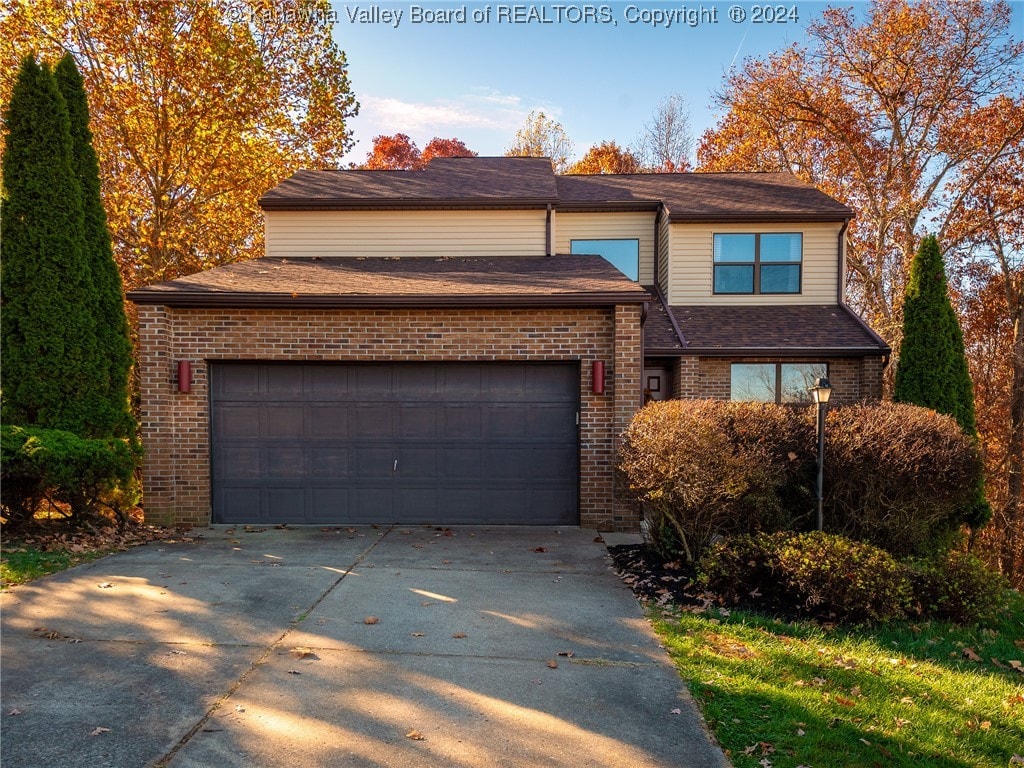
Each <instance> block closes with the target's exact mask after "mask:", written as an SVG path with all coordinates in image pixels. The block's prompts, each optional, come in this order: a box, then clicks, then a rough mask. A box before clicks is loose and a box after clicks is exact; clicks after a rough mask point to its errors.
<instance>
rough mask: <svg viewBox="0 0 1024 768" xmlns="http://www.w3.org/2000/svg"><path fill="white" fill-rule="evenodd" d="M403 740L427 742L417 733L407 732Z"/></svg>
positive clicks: (424, 737)
mask: <svg viewBox="0 0 1024 768" xmlns="http://www.w3.org/2000/svg"><path fill="white" fill-rule="evenodd" d="M405 738H407V739H412V740H413V741H426V740H427V737H426V736H424V735H423V734H422V733H420V732H419V731H409V732H408V733H407V734H405Z"/></svg>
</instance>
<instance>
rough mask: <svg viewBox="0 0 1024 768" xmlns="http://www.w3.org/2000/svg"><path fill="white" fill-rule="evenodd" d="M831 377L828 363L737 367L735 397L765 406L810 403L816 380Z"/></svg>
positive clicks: (733, 381) (733, 375) (734, 370)
mask: <svg viewBox="0 0 1024 768" xmlns="http://www.w3.org/2000/svg"><path fill="white" fill-rule="evenodd" d="M823 376H828V365H827V364H825V363H733V364H732V372H731V392H730V394H731V397H732V399H733V400H755V401H757V402H762V403H809V402H811V400H812V399H813V398H812V396H811V387H813V386H814V380H815V379H817V378H821V377H823Z"/></svg>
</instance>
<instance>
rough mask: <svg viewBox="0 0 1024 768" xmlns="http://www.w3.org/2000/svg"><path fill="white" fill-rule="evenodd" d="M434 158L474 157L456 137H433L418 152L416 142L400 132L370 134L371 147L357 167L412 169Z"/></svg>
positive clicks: (369, 168)
mask: <svg viewBox="0 0 1024 768" xmlns="http://www.w3.org/2000/svg"><path fill="white" fill-rule="evenodd" d="M434 157H476V152H474V151H473V150H471V149H470V148H469V147H467V146H466V145H465V143H464V142H462V141H461V140H459V139H454V138H453V139H439V138H437V137H436V136H435V137H434V138H433V139H431V140H430V141H429V142H427V146H425V147H424V148H423V151H422V152H421V151H420V148H419V147H417V146H416V142H415V141H413V140H412V139H410V138H409V136H408V135H406V134H404V133H396V134H394V135H391V136H385V135H381V136H374V137H373V148H372V149H371V150H370V151H369V153H367V155H366V162H364V163H363V164H362V165H361V166H358V167H359V168H362V169H364V170H370V171H416V170H419V169H420V168H423V167H424V166H425V165H426V164H427V163H429V162H430V160H431V158H434Z"/></svg>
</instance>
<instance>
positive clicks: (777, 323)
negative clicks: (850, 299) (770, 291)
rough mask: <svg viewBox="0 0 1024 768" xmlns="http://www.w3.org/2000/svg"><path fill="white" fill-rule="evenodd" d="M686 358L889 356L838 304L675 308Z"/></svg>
mask: <svg viewBox="0 0 1024 768" xmlns="http://www.w3.org/2000/svg"><path fill="white" fill-rule="evenodd" d="M670 311H671V312H672V314H673V316H674V317H675V318H676V321H677V322H678V324H679V329H680V331H681V332H682V335H683V340H684V342H685V348H684V351H683V353H684V354H704V355H729V354H734V355H735V354H745V355H752V354H758V353H762V352H763V353H765V354H773V355H782V354H815V353H817V354H826V353H827V354H832V355H887V354H888V353H889V352H890V349H889V346H888V345H887V344H886V343H885V342H884V341H883V340H882V339H881V338H880V337H879V336H878V335H877V334H876V333H875V332H874V331H872V330H871V329H870V328H868V326H867V325H866V324H865V323H864V322H863V321H862V320H861V319H860V318H859V317H857V316H856V315H855V314H854V312H853V310H851V309H850V308H849V307H847V306H845V305H842V304H831V305H799V306H758V307H747V306H709V305H701V306H674V307H670Z"/></svg>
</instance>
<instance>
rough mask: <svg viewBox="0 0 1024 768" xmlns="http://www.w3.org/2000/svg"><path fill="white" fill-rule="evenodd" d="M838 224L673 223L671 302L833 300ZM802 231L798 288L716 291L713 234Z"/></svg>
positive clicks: (800, 302) (834, 297) (836, 278)
mask: <svg viewBox="0 0 1024 768" xmlns="http://www.w3.org/2000/svg"><path fill="white" fill-rule="evenodd" d="M841 228H842V224H841V223H839V222H835V223H824V224H673V225H672V227H671V229H672V241H671V248H670V249H669V250H670V253H671V265H670V267H669V288H670V290H669V292H668V301H669V304H676V305H683V304H760V305H765V304H834V303H835V302H836V288H837V280H838V275H839V266H838V264H839V254H838V251H837V250H836V249H837V248H838V246H839V230H840V229H841ZM744 232H750V233H752V232H801V233H802V234H803V248H804V251H803V266H802V269H801V292H800V293H787V294H776V295H761V294H749V295H743V296H716V295H715V294H714V293H713V285H712V249H713V242H714V235H715V234H727V233H744Z"/></svg>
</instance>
